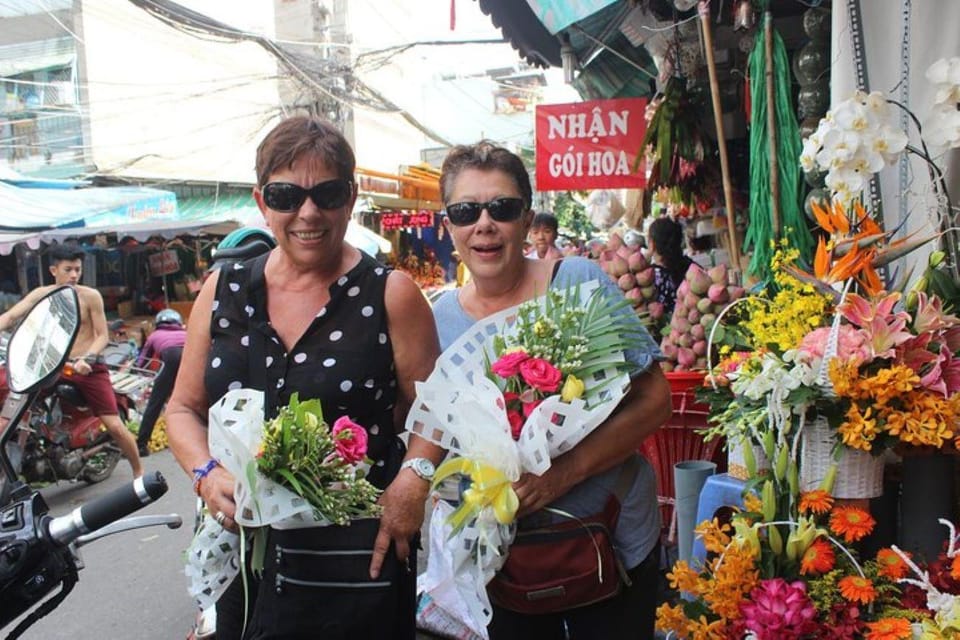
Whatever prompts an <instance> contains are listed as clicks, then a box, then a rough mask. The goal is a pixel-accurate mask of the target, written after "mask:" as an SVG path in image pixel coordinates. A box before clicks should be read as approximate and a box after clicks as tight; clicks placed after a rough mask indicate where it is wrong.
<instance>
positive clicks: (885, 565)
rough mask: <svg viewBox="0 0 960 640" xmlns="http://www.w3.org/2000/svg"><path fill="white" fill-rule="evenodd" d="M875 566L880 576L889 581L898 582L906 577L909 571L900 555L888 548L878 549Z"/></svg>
mask: <svg viewBox="0 0 960 640" xmlns="http://www.w3.org/2000/svg"><path fill="white" fill-rule="evenodd" d="M877 566H878V569H879V571H880V575H881V576H883V577H885V578H890V579H891V580H899V579H900V578H902V577H904V576H905V575H907V571H909V569H910V568H909V567H908V566H907V563H906V562H904V561H903V558H901V557H900V554H898V553H897V552H896V551H894V550H893V549H890V548H886V549H880V551H878V552H877Z"/></svg>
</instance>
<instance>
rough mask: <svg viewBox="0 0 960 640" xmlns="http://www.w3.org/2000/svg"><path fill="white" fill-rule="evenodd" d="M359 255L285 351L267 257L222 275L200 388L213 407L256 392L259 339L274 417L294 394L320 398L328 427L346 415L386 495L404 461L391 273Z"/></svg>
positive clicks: (372, 475) (372, 476) (375, 480)
mask: <svg viewBox="0 0 960 640" xmlns="http://www.w3.org/2000/svg"><path fill="white" fill-rule="evenodd" d="M361 255H362V258H361V260H360V262H359V264H357V266H355V267H354V268H353V269H351V270H350V271H349V272H347V273H346V274H345V275H343V276H341V277H340V278H339V279H338V280H337V281H336V282H335V283H333V284H332V285H331V286H330V301H329V302H328V303H327V305H326V306H325V307H324V308H322V309H320V311H319V312H318V313H317V316H316V317H315V318H314V319H313V322H312V323H311V324H310V326H309V327H308V328H307V330H306V332H305V333H304V335H303V336H302V337H301V338H300V340H299V341H298V342H297V344H296V345H294V346H293V348H292V349H290V351H289V352H288V351H286V349H285V348H284V346H283V343H282V342H281V341H280V338H279V337H278V336H277V334H276V332H275V331H274V330H273V327H272V326H271V325H270V322H269V319H268V318H267V311H266V308H267V305H266V291H265V289H264V287H263V284H262V283H263V278H262V269H263V264H264V263H265V262H266V257H265V256H262V257H260V258H254V259H253V260H250V261H247V262H242V263H237V264H235V265H232V266H228V267H225V268H224V269H222V270H221V273H220V276H219V281H218V283H217V293H216V298H215V299H214V302H213V316H212V319H211V327H210V333H211V337H212V344H211V348H210V355H209V358H208V361H207V367H206V371H205V374H204V383H205V385H206V390H207V399H208V401H209V403H210V404H211V405H212V404H213V403H215V402H216V401H217V400H218V399H219V398H221V397H222V396H223V394H224V393H226V392H227V391H229V390H231V389H239V388H241V387H248V388H253V387H255V385H254V384H252V382H253V381H252V380H251V379H250V378H251V377H252V376H251V374H250V370H251V367H254V366H257V363H250V362H249V358H250V352H251V349H250V344H251V337H255V336H256V334H255V333H254V332H259V334H260V335H262V337H263V345H264V348H263V352H264V355H263V357H264V362H263V363H262V364H261V365H260V366H262V367H264V369H265V371H266V385H267V386H268V387H269V388H270V390H269V391H268V394H269V395H271V396H272V404H273V406H274V413H275V412H276V408H277V407H280V406H283V405H285V404H287V403H288V402H289V401H290V395H291V394H292V393H294V392H298V393H299V394H300V398H301V399H309V398H319V399H320V401H321V403H322V405H323V415H324V419H325V420H326V422H327V424H330V425H332V424H333V423H334V422H335V421H336V419H337V418H339V417H340V416H343V415H347V416H349V417H350V418H351V419H352V420H354V421H355V422H356V423H357V424H360V425H362V426H363V427H364V428H366V429H367V433H368V434H369V436H370V438H369V446H368V454H367V455H368V456H369V457H370V458H371V459H372V460H373V461H374V462H373V467H372V468H371V470H370V474H369V476H368V477H369V479H370V481H371V482H372V483H373V484H375V485H376V486H378V487H380V488H383V487H385V486H386V484H388V483H389V481H390V480H392V478H393V476H394V475H396V473H397V471H398V467H399V462H400V459H401V458H402V445H401V444H400V443H399V440H398V439H397V438H396V437H394V436H395V435H396V433H395V430H394V422H393V407H394V404H395V402H396V397H397V379H396V372H395V368H394V363H393V349H392V346H391V343H390V336H389V334H388V333H387V314H386V310H385V308H384V302H383V299H384V291H385V289H386V282H387V274H388V269H387V268H386V267H384V266H383V265H382V264H380V263H379V262H377V261H376V260H374V259H373V258H371V257H370V256H368V255H366V254H361ZM258 260H259V263H258V262H257V261H258ZM255 273H259V274H260V275H259V277H257V276H255V275H254V274H255ZM258 375H259V374H258Z"/></svg>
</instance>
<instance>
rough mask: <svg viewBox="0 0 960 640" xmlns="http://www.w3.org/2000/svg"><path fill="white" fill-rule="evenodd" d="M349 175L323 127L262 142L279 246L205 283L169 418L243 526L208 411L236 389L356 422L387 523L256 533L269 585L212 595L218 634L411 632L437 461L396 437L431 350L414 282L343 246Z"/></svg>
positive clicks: (349, 156) (184, 451)
mask: <svg viewBox="0 0 960 640" xmlns="http://www.w3.org/2000/svg"><path fill="white" fill-rule="evenodd" d="M354 169H355V159H354V154H353V150H352V149H351V148H350V145H349V144H348V143H347V141H346V139H345V138H344V137H343V135H342V134H341V133H340V132H339V131H337V130H336V129H335V128H334V127H333V126H332V125H331V124H330V123H328V122H325V121H322V120H319V119H317V118H310V117H294V118H290V119H287V120H284V121H283V122H281V123H280V124H279V125H277V126H276V127H275V128H274V129H273V130H272V131H271V132H270V133H269V134H268V135H267V136H266V138H265V139H264V140H263V142H261V143H260V146H259V148H258V149H257V159H256V172H257V185H256V187H254V190H253V196H254V198H255V200H256V202H257V205H258V206H259V208H260V211H261V212H262V214H263V216H264V219H265V220H266V223H267V225H268V226H269V227H270V230H271V231H272V232H273V235H274V237H275V238H276V241H277V248H275V249H273V250H272V251H270V252H268V253H265V254H263V255H262V256H259V257H256V258H252V259H250V260H247V261H243V262H239V263H237V264H235V265H233V266H232V267H231V268H228V269H221V270H219V271H217V272H216V273H214V274H213V275H212V276H211V277H210V278H209V279H208V280H207V282H206V283H204V286H203V289H202V290H201V292H200V295H199V296H198V298H197V300H196V302H195V303H194V308H193V312H192V314H191V318H190V323H189V331H188V336H187V343H186V347H185V349H184V354H183V362H182V366H181V369H180V374H179V376H178V379H177V385H176V388H175V390H174V393H173V396H172V398H171V399H170V403H169V408H168V410H167V424H168V431H169V435H170V445H171V448H172V449H173V452H174V454H175V455H176V457H177V460H178V461H179V462H180V465H181V466H182V467H183V469H184V470H185V471H186V472H187V473H188V474H189V475H190V476H191V477H192V478H193V482H194V485H193V486H194V490H195V491H196V493H197V494H198V495H199V496H200V497H202V498H203V500H204V501H205V502H206V505H207V508H208V509H209V511H210V513H211V514H216V520H217V521H218V522H220V523H221V525H222V526H223V527H225V528H226V529H228V530H231V531H236V530H237V523H236V519H235V518H236V517H237V513H236V505H235V503H234V478H233V477H232V476H231V475H230V473H229V472H227V471H226V470H225V469H224V468H223V467H222V466H220V465H219V464H218V461H217V460H215V459H213V458H212V457H211V454H210V449H209V447H208V441H207V412H208V409H209V407H210V406H211V405H212V404H214V403H215V402H216V401H217V400H218V399H220V398H221V397H222V396H223V395H224V394H225V393H226V392H227V391H228V390H230V389H235V388H240V387H247V388H254V389H260V390H263V391H264V395H265V404H266V409H265V413H266V414H267V417H272V416H273V415H275V414H276V412H277V410H278V408H279V407H282V406H284V405H286V404H287V403H288V402H289V400H290V397H291V395H292V394H293V393H298V394H299V396H300V399H301V400H306V399H310V398H318V399H319V400H320V401H321V403H322V407H323V414H324V418H325V421H326V422H327V424H330V425H332V424H333V423H334V422H335V421H336V420H337V418H339V417H340V416H349V417H350V418H351V419H352V420H353V421H354V422H356V423H357V424H360V425H362V426H363V427H364V428H365V429H366V430H367V433H368V437H369V444H368V449H367V456H368V457H369V458H370V459H371V460H372V463H371V468H370V470H369V472H368V475H367V478H368V479H369V480H370V481H371V482H372V483H373V484H374V485H376V486H377V487H379V488H381V489H383V490H384V492H383V494H382V495H381V498H380V502H381V504H382V505H383V515H382V517H381V518H380V519H379V521H377V520H373V521H370V520H367V521H361V520H358V521H354V523H353V524H352V526H349V527H335V526H331V527H323V528H322V529H317V528H300V529H290V528H283V529H278V528H271V529H269V531H268V532H263V531H260V532H258V535H262V534H267V543H266V544H267V549H266V553H265V555H264V556H263V557H264V560H265V566H264V568H263V579H262V580H261V581H258V580H257V579H256V577H255V576H253V575H252V574H250V573H249V572H248V576H247V584H246V585H244V580H242V579H241V577H239V576H238V577H237V578H235V579H234V580H233V583H232V584H231V586H230V587H229V588H228V589H227V590H226V592H225V593H224V594H223V595H222V596H221V597H220V599H219V601H218V603H217V638H218V640H237V639H239V638H241V637H243V638H244V639H245V640H250V639H257V640H259V639H263V638H301V637H302V638H306V637H311V638H312V637H338V638H340V637H343V638H346V637H351V638H354V637H356V638H397V639H401V638H402V639H410V640H412V639H413V638H414V633H415V629H414V612H415V588H416V585H415V572H414V571H412V570H411V568H412V567H415V566H416V557H415V553H414V550H413V549H414V547H415V542H416V540H415V539H416V536H417V534H418V533H419V530H420V526H421V524H422V521H423V515H424V503H425V500H426V498H427V493H428V489H429V486H430V483H429V475H430V469H431V465H432V464H433V463H435V462H438V461H439V459H440V458H441V456H442V453H443V452H442V451H441V450H440V449H438V448H437V447H435V446H434V445H431V444H429V443H427V442H425V441H423V440H421V439H420V438H418V437H416V436H413V437H411V439H410V442H409V448H408V449H407V450H406V451H404V447H403V444H402V442H401V441H400V440H399V439H398V437H397V435H398V433H400V431H401V430H402V428H403V423H404V420H405V417H406V411H407V408H408V407H409V404H410V402H411V401H412V399H413V397H414V396H415V392H414V383H415V381H417V380H422V379H424V378H426V376H427V375H428V374H429V373H430V371H431V369H432V367H433V363H434V360H435V359H436V356H437V354H438V352H439V348H438V345H437V337H436V333H435V332H434V331H433V329H432V322H431V321H430V309H429V305H428V304H427V302H426V299H425V298H424V297H423V294H422V293H421V292H420V290H419V289H418V288H417V286H416V285H415V284H414V283H413V281H412V280H411V279H410V278H408V277H407V276H406V275H405V274H403V273H401V272H398V271H390V270H389V269H387V268H386V267H384V266H383V265H382V264H380V263H378V262H376V261H375V260H374V259H373V258H371V257H369V256H367V255H366V254H363V253H361V252H360V251H358V250H357V249H355V248H354V247H352V246H351V245H350V244H348V243H346V242H345V241H344V235H345V233H346V230H347V223H348V222H349V220H350V215H351V211H352V209H353V205H354V202H355V200H356V197H357V194H356V186H355V183H354V181H353V174H354ZM247 557H249V554H248V556H247ZM281 558H282V560H281ZM290 558H292V559H290ZM281 572H283V574H284V575H285V576H286V578H289V579H287V580H286V583H287V584H286V586H285V587H284V588H282V589H281V588H279V587H278V585H279V584H281V580H280V575H281ZM290 576H292V578H290ZM245 592H246V593H245ZM244 625H246V626H245V627H244Z"/></svg>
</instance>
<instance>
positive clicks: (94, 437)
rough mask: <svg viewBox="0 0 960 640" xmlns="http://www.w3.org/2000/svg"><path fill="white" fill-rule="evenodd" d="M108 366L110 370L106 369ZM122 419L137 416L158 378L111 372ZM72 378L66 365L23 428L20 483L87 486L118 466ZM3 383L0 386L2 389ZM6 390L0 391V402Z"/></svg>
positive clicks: (19, 440) (110, 440) (112, 449)
mask: <svg viewBox="0 0 960 640" xmlns="http://www.w3.org/2000/svg"><path fill="white" fill-rule="evenodd" d="M108 366H109V365H108ZM110 369H111V371H110V378H111V381H112V382H113V389H114V396H115V398H116V401H117V409H118V411H119V415H120V419H121V420H122V421H123V422H124V423H126V422H127V421H128V420H129V419H131V418H136V417H137V416H138V413H139V411H138V409H139V408H142V406H143V404H144V402H145V395H146V393H147V390H148V388H149V386H150V384H151V383H152V381H153V378H154V376H155V375H156V374H155V373H154V372H153V371H149V370H146V369H137V368H133V367H128V368H126V369H121V368H118V367H117V368H115V367H110ZM72 375H76V374H74V372H73V369H72V367H71V366H70V365H69V364H67V365H66V366H65V367H64V369H63V375H62V376H61V378H60V380H58V381H57V382H56V383H55V384H54V385H52V386H50V387H49V388H47V389H45V390H44V391H42V392H41V393H40V395H39V397H38V398H37V400H36V402H35V403H34V405H33V407H32V409H31V411H30V419H29V421H28V422H27V423H26V424H24V425H21V427H20V429H21V431H23V432H25V433H21V434H20V436H19V438H15V439H14V441H15V442H16V443H17V444H18V445H19V448H20V463H19V465H18V466H19V471H20V474H21V475H22V476H23V479H24V480H25V481H26V482H27V483H29V484H33V483H36V482H56V481H59V480H83V481H84V482H87V483H89V484H94V483H97V482H102V481H103V480H106V479H107V478H109V477H110V474H112V473H113V470H114V469H115V468H116V466H117V463H118V462H119V461H120V458H121V453H120V449H119V448H118V447H117V445H116V444H115V443H114V441H113V438H111V437H110V434H109V433H108V432H107V429H106V427H105V426H104V425H103V423H101V422H100V419H99V418H98V417H97V416H95V415H93V413H91V411H90V408H89V407H88V406H87V402H86V400H85V398H84V397H83V394H82V393H81V392H80V390H79V389H78V388H77V387H76V386H75V385H73V384H72V383H71V382H70V376H72ZM4 382H5V381H0V385H2V384H3V383H4ZM5 395H6V390H5V388H3V387H0V397H2V396H5Z"/></svg>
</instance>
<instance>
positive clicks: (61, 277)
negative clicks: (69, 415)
mask: <svg viewBox="0 0 960 640" xmlns="http://www.w3.org/2000/svg"><path fill="white" fill-rule="evenodd" d="M48 256H49V257H50V273H52V274H53V279H54V284H52V285H47V286H43V287H37V288H36V289H34V290H33V291H31V292H30V293H29V294H27V295H26V297H24V298H23V300H21V301H20V302H18V303H17V304H15V305H14V306H13V307H12V308H10V310H9V311H7V312H6V313H4V314H3V315H0V331H8V330H10V329H12V328H13V326H14V325H15V324H16V322H17V320H19V319H20V318H21V317H22V316H24V315H26V313H27V312H28V311H29V310H30V309H32V308H33V305H34V304H36V302H37V301H38V300H40V298H42V297H43V296H45V295H46V294H47V293H49V292H50V291H51V290H53V289H54V288H56V287H58V286H61V285H69V286H71V287H73V288H74V289H76V291H77V298H78V299H79V300H80V331H79V332H78V333H77V339H76V341H75V342H74V343H73V350H72V351H71V352H70V361H71V363H72V365H73V370H74V372H75V373H76V374H77V375H75V376H72V377H71V378H70V381H71V382H72V383H74V384H75V385H77V386H78V387H79V388H80V390H81V391H82V392H83V395H84V397H85V398H86V399H87V403H89V405H90V409H91V411H93V412H94V414H96V416H97V417H98V418H100V420H101V422H103V424H104V425H105V426H106V427H107V431H108V432H109V433H110V436H111V437H112V438H113V440H114V442H116V443H117V446H118V447H120V451H121V452H122V453H123V455H124V456H126V458H127V461H128V462H129V463H130V467H131V468H132V469H133V477H134V478H139V477H140V476H142V475H143V465H142V464H141V463H140V456H139V454H138V453H137V441H136V439H135V438H134V437H133V434H132V433H130V431H129V430H128V429H127V427H126V425H124V424H123V421H122V420H120V415H119V413H118V411H117V400H116V398H115V397H114V395H113V386H112V385H111V384H110V373H109V372H108V370H107V367H106V366H105V365H104V364H103V363H102V362H101V360H100V352H101V351H103V349H104V347H106V346H107V342H108V341H109V333H108V331H107V317H106V315H105V314H104V311H103V298H102V297H101V296H100V292H99V291H97V290H96V289H93V288H91V287H85V286H83V285H81V284H80V276H81V275H82V274H83V250H82V249H79V248H78V247H71V246H69V245H62V244H58V245H54V246H53V247H52V248H51V249H50V251H49V252H48Z"/></svg>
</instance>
